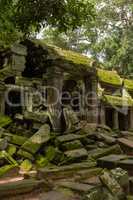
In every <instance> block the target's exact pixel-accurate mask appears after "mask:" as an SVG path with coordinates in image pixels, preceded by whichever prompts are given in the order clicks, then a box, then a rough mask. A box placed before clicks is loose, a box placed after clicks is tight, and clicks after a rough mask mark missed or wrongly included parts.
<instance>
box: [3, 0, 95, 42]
mask: <svg viewBox="0 0 133 200" xmlns="http://www.w3.org/2000/svg"><path fill="white" fill-rule="evenodd" d="M94 15H95V13H94V6H93V4H92V3H91V2H88V1H86V0H56V1H53V0H36V1H35V0H23V1H22V0H1V1H0V45H3V44H4V45H5V44H6V45H9V44H10V43H13V42H14V41H16V40H18V39H20V38H22V37H24V36H26V35H30V34H31V35H32V36H33V35H34V34H35V33H37V32H38V31H39V30H40V29H41V28H42V27H45V26H46V25H52V26H56V27H58V28H59V29H60V30H61V31H65V30H67V29H69V28H72V29H75V28H76V27H79V26H82V24H83V21H92V18H93V17H94Z"/></svg>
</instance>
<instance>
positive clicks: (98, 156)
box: [0, 40, 133, 200]
mask: <svg viewBox="0 0 133 200" xmlns="http://www.w3.org/2000/svg"><path fill="white" fill-rule="evenodd" d="M105 168H106V169H105ZM12 170H14V171H15V175H16V176H17V178H18V174H19V180H18V179H17V181H14V180H13V181H11V182H8V183H5V182H4V181H5V180H4V181H3V182H0V197H2V198H3V197H5V196H10V195H16V194H25V193H26V192H30V191H32V190H34V189H36V188H38V187H39V188H42V189H43V192H44V191H45V195H46V196H41V198H40V199H50V200H53V199H55V198H53V196H54V197H55V196H56V197H58V195H59V197H60V195H61V198H59V199H69V198H66V197H64V195H65V193H64V192H66V191H65V190H64V189H67V195H72V196H71V197H73V198H70V199H73V200H74V199H76V200H114V199H115V200H132V199H133V196H131V195H133V177H132V176H133V80H129V79H126V78H125V77H122V76H120V75H119V74H118V73H117V72H116V71H113V70H112V71H108V70H105V69H104V68H103V66H101V64H98V63H96V62H95V61H94V60H93V59H90V58H88V57H86V56H83V55H81V54H78V53H76V52H73V51H67V50H63V49H61V48H58V47H56V46H51V45H48V44H46V43H45V42H44V41H41V40H25V41H22V42H20V43H16V44H14V45H13V46H11V47H10V48H0V178H1V179H2V178H3V176H4V175H5V174H8V173H10V172H11V171H12ZM14 171H13V172H14ZM9 175H10V174H8V177H9ZM1 179H0V181H1ZM2 180H3V179H2ZM44 187H45V189H44ZM50 194H52V198H51V196H49V195H50ZM53 194H54V195H53ZM39 195H40V194H39ZM47 195H48V196H47ZM25 199H28V197H26V198H25ZM37 199H39V198H38V197H37ZM15 200H16V199H15Z"/></svg>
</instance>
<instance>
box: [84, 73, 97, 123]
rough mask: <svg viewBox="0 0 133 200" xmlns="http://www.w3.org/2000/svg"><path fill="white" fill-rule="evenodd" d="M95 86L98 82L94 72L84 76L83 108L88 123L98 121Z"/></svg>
mask: <svg viewBox="0 0 133 200" xmlns="http://www.w3.org/2000/svg"><path fill="white" fill-rule="evenodd" d="M97 87H98V83H97V77H96V75H95V74H93V75H92V74H91V75H89V76H87V77H85V109H86V118H87V121H88V122H89V123H98V96H97Z"/></svg>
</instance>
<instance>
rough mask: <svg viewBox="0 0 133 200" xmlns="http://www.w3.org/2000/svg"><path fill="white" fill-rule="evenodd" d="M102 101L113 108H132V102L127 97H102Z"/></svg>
mask: <svg viewBox="0 0 133 200" xmlns="http://www.w3.org/2000/svg"><path fill="white" fill-rule="evenodd" d="M103 101H104V102H106V103H107V104H110V105H114V106H133V100H132V99H131V98H127V97H117V96H111V95H104V96H103Z"/></svg>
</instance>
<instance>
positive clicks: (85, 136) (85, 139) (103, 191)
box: [0, 109, 133, 200]
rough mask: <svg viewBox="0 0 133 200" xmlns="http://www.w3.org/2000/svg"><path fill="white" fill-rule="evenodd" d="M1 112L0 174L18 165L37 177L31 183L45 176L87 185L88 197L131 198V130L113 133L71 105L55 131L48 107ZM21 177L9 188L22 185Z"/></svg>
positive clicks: (82, 186)
mask: <svg viewBox="0 0 133 200" xmlns="http://www.w3.org/2000/svg"><path fill="white" fill-rule="evenodd" d="M0 118H1V120H0V127H1V128H0V177H2V176H3V175H4V174H5V173H7V172H8V171H10V170H11V169H13V168H17V169H19V173H20V174H21V175H23V176H24V177H26V178H27V177H28V178H34V180H32V181H31V182H30V179H28V180H29V182H28V183H27V184H29V188H30V189H31V188H34V187H31V186H34V185H35V186H36V185H38V184H40V183H44V182H45V181H44V180H46V179H47V180H48V182H49V180H51V182H52V181H53V180H56V186H58V187H64V188H68V189H70V190H73V191H76V192H81V190H83V191H82V192H83V193H84V195H83V198H84V199H85V200H97V199H100V198H101V200H104V199H108V200H111V199H112V200H113V199H116V200H117V199H132V198H131V197H128V198H127V195H128V194H133V191H132V188H133V178H132V175H133V172H132V169H133V156H132V153H133V134H132V132H121V133H115V132H112V130H111V129H110V128H108V127H107V126H103V125H96V124H88V123H87V122H86V121H79V119H78V118H77V116H76V115H75V113H74V112H73V111H72V110H67V109H64V120H65V127H66V128H65V131H64V132H63V133H55V132H53V130H54V122H53V119H52V116H49V114H48V113H32V112H30V113H28V112H26V113H24V114H23V115H22V114H17V115H16V116H15V117H14V119H11V118H10V117H7V116H0ZM105 168H106V169H105ZM112 169H113V170H112ZM92 178H94V180H95V181H94V180H93V183H92V182H91V181H90V180H91V179H92ZM66 179H67V181H64V180H66ZM28 180H27V181H28ZM60 180H61V181H60ZM62 180H63V181H62ZM23 181H26V180H25V179H24V180H21V183H19V182H17V183H12V184H11V183H10V184H9V185H10V186H7V187H5V188H8V187H9V188H12V186H13V184H15V185H14V186H13V187H14V190H16V189H15V188H17V187H19V188H21V186H22V187H24V183H23ZM87 181H88V182H87ZM45 183H46V182H45ZM16 184H20V186H17V185H16ZM25 185H26V184H25ZM49 185H50V188H51V187H55V186H54V185H52V186H51V184H49ZM1 186H2V185H0V188H1ZM27 188H28V187H27ZM0 190H1V189H0ZM11 190H13V189H11ZM3 191H6V189H5V190H3ZM22 191H25V187H24V188H23V190H21V192H20V190H19V189H18V193H19V192H20V193H22ZM82 192H81V193H82ZM5 193H6V192H4V194H5Z"/></svg>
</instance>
